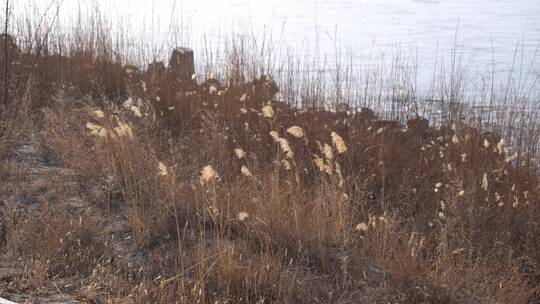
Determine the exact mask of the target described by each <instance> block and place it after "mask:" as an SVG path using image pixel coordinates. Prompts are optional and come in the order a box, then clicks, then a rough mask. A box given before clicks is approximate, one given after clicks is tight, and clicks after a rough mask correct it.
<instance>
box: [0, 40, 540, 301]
mask: <svg viewBox="0 0 540 304" xmlns="http://www.w3.org/2000/svg"><path fill="white" fill-rule="evenodd" d="M14 45H16V44H14ZM89 45H93V46H94V47H92V48H89V47H83V48H81V49H72V50H71V52H70V55H60V54H55V53H54V52H51V53H47V52H45V51H43V49H42V50H41V52H35V50H34V52H25V51H24V50H23V49H17V48H13V49H12V50H11V51H10V52H11V53H10V57H9V58H10V70H9V73H10V74H9V81H8V90H7V92H8V98H7V99H5V100H6V101H7V103H4V105H5V107H3V111H2V117H1V122H2V124H1V128H0V130H1V137H0V143H1V145H0V147H1V148H0V159H1V162H0V177H1V178H0V180H1V181H2V182H1V184H0V201H1V202H2V217H1V218H2V225H1V227H2V229H1V232H2V233H1V236H2V239H3V246H2V250H3V256H2V263H0V264H1V267H0V268H1V270H0V273H1V277H2V280H1V281H0V294H1V295H2V297H5V298H9V299H10V300H14V301H21V300H27V299H32V298H33V299H35V300H34V301H36V302H37V301H42V302H44V303H47V301H48V302H54V301H55V300H54V298H55V297H56V298H58V297H61V298H62V299H63V300H62V301H68V300H69V301H74V303H76V302H81V303H148V302H157V303H174V302H178V303H388V302H392V303H395V302H397V303H494V302H501V303H535V301H538V297H539V290H538V285H539V284H538V283H539V276H538V274H539V268H538V267H539V256H538V252H540V248H539V247H538V242H537V241H535V240H538V239H539V237H540V229H539V226H538V223H539V221H540V202H539V197H540V195H539V192H540V189H539V188H538V185H539V175H538V171H537V169H538V165H537V162H536V156H537V154H536V153H537V150H536V149H537V147H538V128H537V126H536V125H535V124H534V123H532V122H534V121H536V120H534V119H532V120H530V122H531V124H528V125H527V126H525V127H523V128H517V127H515V128H512V129H511V130H512V132H514V133H513V134H512V136H510V137H505V136H501V133H499V132H497V128H498V127H500V126H499V125H496V124H492V125H491V126H492V127H491V128H490V129H486V128H487V127H486V125H485V124H482V123H480V124H474V122H475V120H474V119H463V116H462V115H461V113H464V111H466V110H464V109H463V108H459V107H457V106H456V105H458V104H459V103H457V102H455V103H452V102H449V103H447V105H449V107H448V111H447V112H446V113H448V115H443V116H440V118H439V120H438V121H437V123H431V124H430V122H429V121H428V120H427V119H425V118H423V117H420V116H418V114H419V113H418V112H416V111H415V108H414V107H410V106H408V105H410V104H411V103H410V102H409V101H410V100H409V99H408V98H407V94H403V93H399V92H398V93H396V95H395V96H394V97H390V98H391V100H393V101H394V103H391V104H390V105H391V106H390V109H394V110H395V111H394V112H391V113H394V114H392V115H390V116H388V117H382V116H381V115H380V114H379V113H381V111H380V108H376V107H373V108H371V109H370V108H368V107H354V106H353V105H351V104H347V103H341V102H340V103H337V102H335V103H334V102H333V101H332V100H331V101H330V102H328V101H326V100H324V96H325V93H324V92H322V91H317V90H316V89H317V87H314V90H310V91H306V93H309V94H305V95H303V96H302V98H303V99H304V100H305V101H306V102H305V103H302V107H298V106H297V105H294V104H293V105H290V104H288V103H286V102H284V101H283V100H282V99H281V98H278V96H280V91H281V93H282V92H283V91H284V88H283V86H281V87H280V86H279V84H281V82H280V81H275V80H274V79H273V78H272V77H271V76H270V75H261V74H259V75H256V77H249V75H248V74H244V73H240V71H243V67H242V66H240V64H241V62H240V63H239V62H238V61H234V62H231V63H230V64H229V65H228V66H229V67H230V65H232V64H235V65H236V66H237V67H240V68H236V69H230V71H231V73H230V74H227V77H217V76H211V75H210V74H207V75H200V76H198V77H192V76H191V75H187V74H186V73H183V72H185V71H186V69H185V66H184V65H183V64H178V65H175V64H174V60H170V62H169V63H168V64H165V63H159V62H155V63H153V64H150V65H148V66H147V67H145V68H144V69H141V68H139V67H137V66H135V65H129V64H126V63H125V62H122V61H121V60H117V59H116V58H118V57H117V55H116V54H114V53H113V52H110V48H105V47H102V46H103V45H101V44H99V43H98V44H96V45H94V44H88V45H87V46H89ZM180 53H181V54H184V53H185V51H184V50H183V51H182V52H180ZM176 56H180V57H181V58H184V57H182V56H181V55H179V53H177V54H176ZM180 57H175V56H173V57H172V59H175V58H180ZM4 58H5V57H4ZM235 58H241V57H235ZM175 60H176V59H175ZM188 61H189V60H188ZM4 62H5V61H4ZM244 68H246V69H247V67H244ZM187 70H191V68H189V69H187ZM193 70H194V69H193ZM233 71H236V74H235V73H234V72H233ZM2 77H3V76H2ZM319 89H321V88H319ZM3 91H4V90H3ZM285 91H286V90H285ZM317 92H319V93H318V94H317ZM450 95H451V94H450ZM496 97H497V98H496V99H501V100H502V99H504V98H506V97H505V96H496ZM494 99H495V98H494ZM310 105H311V106H310ZM322 105H326V106H322ZM392 105H393V106H392ZM385 107H386V105H385ZM396 113H397V114H399V115H396ZM512 113H515V114H512V115H509V116H507V117H509V118H511V119H508V120H503V121H506V122H507V123H508V124H507V125H512V124H513V123H515V122H516V121H520V120H519V119H522V118H523V119H524V117H526V116H523V115H521V116H520V115H519V111H514V112H512ZM392 117H394V118H395V119H392ZM468 117H469V118H470V116H468ZM512 119H513V120H512ZM493 121H500V120H498V119H495V118H493ZM493 126H495V127H493ZM505 130H506V129H505ZM503 135H504V134H503Z"/></svg>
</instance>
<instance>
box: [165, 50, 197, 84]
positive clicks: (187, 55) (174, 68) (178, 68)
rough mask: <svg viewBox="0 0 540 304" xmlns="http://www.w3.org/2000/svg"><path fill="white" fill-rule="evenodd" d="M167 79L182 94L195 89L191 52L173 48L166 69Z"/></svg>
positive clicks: (193, 61)
mask: <svg viewBox="0 0 540 304" xmlns="http://www.w3.org/2000/svg"><path fill="white" fill-rule="evenodd" d="M168 72H169V77H171V80H172V81H173V82H174V83H175V84H176V85H177V89H178V90H180V92H181V93H182V94H184V93H186V92H189V91H193V90H194V89H195V84H196V83H195V81H194V80H193V74H195V60H194V58H193V50H191V49H189V48H184V47H178V48H175V49H174V50H173V52H172V54H171V58H170V60H169V67H168Z"/></svg>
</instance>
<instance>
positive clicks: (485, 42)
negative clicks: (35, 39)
mask: <svg viewBox="0 0 540 304" xmlns="http://www.w3.org/2000/svg"><path fill="white" fill-rule="evenodd" d="M26 2H27V3H30V2H32V3H34V5H36V3H37V5H44V3H46V2H47V1H44V0H40V1H35V0H34V1H26ZM24 3H25V1H18V5H24ZM96 3H97V4H98V5H99V7H100V10H101V11H102V12H103V13H105V14H106V15H108V16H110V18H111V19H113V20H114V19H116V18H119V19H120V20H122V22H124V24H125V22H128V23H129V24H130V27H132V28H135V29H140V30H142V29H143V28H145V29H146V34H145V35H146V36H145V39H146V40H147V41H151V42H153V43H157V44H161V43H162V42H163V41H166V43H167V44H168V43H171V37H170V36H169V35H168V34H169V33H168V30H169V28H170V26H171V24H172V25H173V26H175V25H180V24H181V25H182V26H183V27H184V29H185V32H186V33H188V35H189V36H190V37H191V40H192V41H193V43H192V44H193V45H191V46H192V47H193V48H195V50H196V54H197V47H198V46H199V45H200V41H202V39H203V37H205V39H207V41H209V42H212V41H219V37H220V36H224V35H230V34H231V33H233V32H240V33H245V34H248V35H254V36H256V37H261V36H262V33H265V34H266V35H268V34H269V33H271V34H272V36H273V38H274V39H275V40H277V41H279V42H280V43H283V44H284V45H287V46H288V47H291V48H292V49H295V50H300V51H299V52H300V53H301V54H302V55H306V57H309V55H313V52H314V50H315V49H316V48H315V47H314V46H315V45H317V46H318V48H317V50H318V53H320V54H323V55H327V60H328V62H329V63H333V61H334V60H335V58H336V56H335V55H336V49H341V50H347V52H349V54H350V55H351V56H352V57H354V58H355V59H361V58H366V57H369V56H371V58H373V57H377V56H382V55H383V54H384V55H385V56H388V57H392V56H393V55H387V54H392V53H393V52H396V50H401V51H402V52H403V53H404V54H406V56H408V57H410V58H414V59H415V60H416V61H417V62H418V66H419V73H420V74H422V73H424V74H426V73H428V71H429V70H431V69H432V68H433V64H434V62H435V60H436V59H437V60H441V58H442V57H445V58H446V57H450V54H451V48H452V46H453V45H455V46H457V53H458V54H459V55H460V58H461V59H462V60H463V65H464V66H465V67H466V68H467V69H468V71H470V72H471V73H480V72H483V71H486V70H491V69H492V67H493V68H494V70H495V71H497V72H505V71H508V70H509V69H510V67H511V66H512V65H513V61H514V60H513V59H514V54H515V51H516V46H517V45H519V48H518V52H517V55H518V59H517V60H516V62H515V63H514V64H521V59H523V65H524V66H526V67H527V68H529V67H532V70H533V71H534V73H535V74H536V75H538V73H540V64H538V60H536V61H533V59H534V58H535V56H536V51H537V49H538V47H539V46H540V21H539V17H540V1H539V0H335V1H328V0H273V1H260V0H257V1H256V0H197V1H186V0H176V1H173V0H153V1H151V0H114V1H109V0H95V1H84V0H81V1H80V3H79V2H77V1H71V0H70V1H64V3H63V4H62V5H63V6H64V8H63V10H62V11H63V12H64V15H65V12H70V11H71V12H75V11H76V7H78V6H79V5H81V6H82V7H84V6H85V5H86V6H91V5H93V4H96ZM15 9H16V8H15ZM149 28H151V29H152V30H151V31H148V29H149ZM195 41H197V43H195ZM216 43H217V42H216ZM341 54H343V51H342V53H341ZM423 69H425V71H423Z"/></svg>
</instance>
